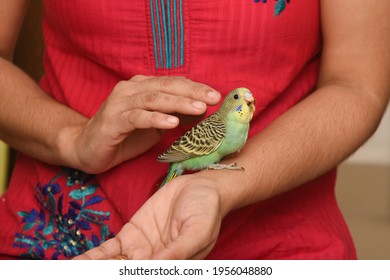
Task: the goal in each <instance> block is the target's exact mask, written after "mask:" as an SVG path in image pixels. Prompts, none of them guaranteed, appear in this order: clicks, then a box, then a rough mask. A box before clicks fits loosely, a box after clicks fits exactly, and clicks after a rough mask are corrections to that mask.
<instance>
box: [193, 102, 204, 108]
mask: <svg viewBox="0 0 390 280" xmlns="http://www.w3.org/2000/svg"><path fill="white" fill-rule="evenodd" d="M192 106H193V107H194V108H195V109H198V110H203V109H204V108H205V104H204V103H203V102H201V101H194V102H192Z"/></svg>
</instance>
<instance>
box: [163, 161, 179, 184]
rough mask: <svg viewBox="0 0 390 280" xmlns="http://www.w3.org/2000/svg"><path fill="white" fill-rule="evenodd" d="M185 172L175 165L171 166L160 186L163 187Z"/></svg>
mask: <svg viewBox="0 0 390 280" xmlns="http://www.w3.org/2000/svg"><path fill="white" fill-rule="evenodd" d="M182 173H183V171H182V170H180V169H177V168H176V167H175V166H173V165H171V167H170V168H169V171H168V174H167V176H166V177H165V179H164V181H163V182H162V183H161V185H160V188H162V187H163V186H164V185H165V184H166V183H168V182H170V181H172V180H173V179H175V178H176V177H177V176H180V175H181V174H182Z"/></svg>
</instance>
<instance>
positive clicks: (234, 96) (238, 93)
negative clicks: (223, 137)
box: [220, 87, 256, 122]
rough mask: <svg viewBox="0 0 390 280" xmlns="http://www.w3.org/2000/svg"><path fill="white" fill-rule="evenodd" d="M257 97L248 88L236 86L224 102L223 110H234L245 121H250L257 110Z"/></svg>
mask: <svg viewBox="0 0 390 280" xmlns="http://www.w3.org/2000/svg"><path fill="white" fill-rule="evenodd" d="M255 109H256V108H255V98H254V97H253V95H252V93H251V91H250V90H249V89H247V88H243V87H240V88H236V89H234V90H232V91H231V92H230V93H229V94H228V95H227V96H226V97H225V100H224V101H223V103H222V106H221V109H220V110H221V111H224V112H226V113H230V112H233V113H234V115H235V117H238V118H239V119H240V120H242V121H243V122H249V121H250V120H251V119H252V117H253V113H254V112H255Z"/></svg>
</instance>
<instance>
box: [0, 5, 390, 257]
mask: <svg viewBox="0 0 390 280" xmlns="http://www.w3.org/2000/svg"><path fill="white" fill-rule="evenodd" d="M13 2H18V1H13V0H0V4H1V5H0V7H1V8H0V18H1V19H2V21H6V19H3V18H4V17H3V15H4V13H5V11H9V10H7V9H6V8H5V6H6V5H7V6H13V5H17V4H15V3H13ZM7 13H8V14H9V12H7ZM7 13H5V14H7ZM389 14H390V5H389V4H388V1H387V0H378V1H375V3H374V2H372V1H365V0H354V1H353V3H352V1H338V0H326V1H321V21H322V29H323V38H324V45H323V54H322V64H321V71H320V77H319V83H318V87H317V89H316V90H315V92H314V93H313V94H311V95H310V96H308V97H307V98H306V99H305V100H303V101H302V102H300V103H299V104H297V105H296V106H294V107H293V108H292V109H291V110H289V111H288V112H286V113H285V114H283V115H282V116H281V117H279V118H278V119H277V120H275V121H274V122H273V123H272V124H271V125H270V126H268V127H267V128H266V129H265V130H264V131H263V132H262V133H260V134H258V135H256V136H254V137H252V138H251V139H249V140H248V141H247V144H246V146H245V148H244V149H243V150H242V151H241V153H240V154H239V155H237V156H236V157H235V158H234V162H237V164H238V165H240V166H244V167H245V172H231V171H225V170H218V171H213V170H204V171H201V172H198V173H196V174H191V175H183V176H180V177H178V178H176V179H174V180H173V181H171V182H170V183H169V184H167V185H166V186H165V187H164V188H162V189H160V190H159V191H158V192H156V193H155V195H153V196H152V197H151V198H150V199H149V200H148V201H147V202H146V203H145V204H144V205H143V206H142V207H141V208H140V209H139V211H138V212H137V213H136V214H135V215H134V216H133V217H132V219H131V220H130V221H129V222H128V223H126V224H125V225H124V227H123V228H122V230H121V231H120V232H119V233H118V235H117V236H116V237H115V238H112V239H110V240H108V241H106V242H105V243H103V244H102V245H101V246H100V247H97V248H95V249H92V250H90V251H88V252H86V253H85V254H84V255H82V256H79V257H78V258H77V259H107V258H128V259H201V258H204V257H205V256H207V254H208V253H209V252H210V251H211V249H212V248H213V246H214V244H215V242H216V240H217V237H218V233H219V230H220V225H221V221H222V219H223V217H224V216H225V215H226V214H227V213H229V212H230V211H232V210H233V209H236V208H239V207H242V206H244V205H248V204H251V203H254V202H256V201H260V200H263V199H267V198H270V197H272V196H274V195H276V194H279V193H281V192H284V191H287V190H290V189H292V188H294V187H296V186H298V185H300V184H302V183H304V182H307V181H308V180H311V179H313V178H315V177H318V176H319V175H321V174H323V173H324V172H326V171H328V170H330V169H332V168H333V167H334V166H336V165H337V164H339V163H340V162H341V161H343V160H344V159H345V158H346V157H348V156H349V155H350V154H351V153H353V152H354V151H355V150H356V149H357V148H358V147H359V146H360V145H361V144H363V143H364V142H365V141H366V140H367V139H368V138H369V137H370V136H371V135H372V134H373V132H374V131H375V129H376V128H377V126H378V124H379V122H380V119H381V117H382V115H383V112H384V110H385V108H386V104H387V102H388V99H389V92H390V82H389V79H388V77H390V54H389V51H388V50H389V48H390V32H389V31H390V19H389V17H388V15H389ZM6 18H7V17H6ZM8 20H9V18H8ZM10 25H11V24H10V23H8V26H10ZM0 26H1V27H0V28H1V29H0V31H1V32H4V30H3V29H4V28H3V26H4V24H0ZM12 26H13V28H14V29H16V27H15V26H17V25H12ZM6 32H9V31H6ZM10 34H13V33H12V32H11V33H10ZM0 36H3V35H0ZM11 37H12V36H11ZM0 41H1V42H3V41H2V40H0ZM11 45H12V44H11ZM6 46H7V44H5V45H4V44H3V46H1V49H2V53H5V55H4V56H5V57H7V54H8V55H9V54H11V53H12V52H11V50H9V49H8V48H7V47H6ZM4 50H6V51H5V52H4ZM0 68H1V70H0V73H2V76H1V81H0V85H1V87H2V88H1V92H2V98H1V101H0V120H2V119H3V117H5V115H6V113H4V111H3V110H4V109H5V110H6V112H7V111H8V113H10V111H11V112H12V109H13V110H15V108H18V107H17V106H16V105H17V104H14V103H12V100H10V99H11V98H9V97H8V98H7V97H4V95H3V93H6V92H7V91H9V92H12V94H13V95H15V94H18V96H19V97H20V98H22V97H23V94H22V92H23V90H29V91H30V92H31V93H32V92H34V93H35V94H34V96H35V97H34V98H28V99H25V101H24V102H26V104H28V105H32V104H34V102H35V101H36V100H35V99H40V100H41V102H42V100H45V101H47V103H46V105H51V106H52V108H51V110H53V111H56V110H62V111H64V112H67V113H69V109H66V108H62V107H61V106H58V104H56V103H55V102H54V101H53V100H50V99H49V100H47V99H48V98H47V97H44V96H43V94H42V93H41V92H40V90H39V89H38V88H37V86H36V85H35V84H32V82H31V81H30V82H28V81H29V79H28V78H26V77H25V75H23V74H21V73H20V71H19V70H16V69H14V68H13V67H12V66H11V65H10V64H9V63H6V62H5V61H2V62H1V63H0ZM3 70H6V71H3ZM3 73H7V74H3ZM142 78H143V79H147V78H146V77H142ZM151 79H153V81H154V80H155V79H157V80H159V78H151ZM166 80H168V81H169V82H168V83H170V85H171V86H172V87H173V85H175V86H177V88H178V90H177V92H181V91H180V88H181V87H182V86H184V85H183V82H182V80H180V79H177V78H172V79H166ZM4 81H18V87H16V86H13V83H9V82H8V83H4ZM144 82H145V81H144ZM149 82H151V81H149ZM186 82H187V81H186ZM160 85H161V83H160ZM203 86H204V85H202V86H199V87H202V88H203ZM203 89H204V91H202V92H204V93H205V96H206V92H207V91H208V90H209V88H208V87H207V86H204V88H203ZM183 92H185V91H183ZM12 94H9V93H6V94H5V96H7V95H12ZM179 95H180V94H179ZM174 96H177V95H174ZM4 98H5V99H4ZM187 98H188V97H187ZM15 99H16V98H15ZM217 99H218V98H217ZM4 100H5V101H7V102H4ZM181 101H183V100H181ZM202 101H203V102H205V103H207V99H206V98H205V99H204V100H202ZM214 101H215V100H214ZM8 102H9V103H8ZM5 103H6V104H7V106H4V104H5ZM210 103H213V102H210ZM107 104H108V105H110V104H111V102H107ZM186 104H190V102H188V103H186ZM108 105H107V106H108ZM32 107H33V106H31V108H32ZM45 107H46V108H48V107H49V106H45ZM108 107H111V108H112V110H114V109H115V106H113V105H111V106H108ZM24 108H30V106H27V105H26V106H24ZM142 108H143V107H142V106H141V110H142ZM133 110H134V109H133ZM156 110H157V109H156ZM166 111H167V110H166ZM166 111H165V112H166ZM103 112H106V110H104V109H102V114H101V115H103V117H101V118H99V117H96V120H95V121H93V119H92V121H91V120H85V119H83V120H81V118H80V117H79V116H77V114H76V115H74V114H70V113H69V114H70V115H72V116H73V115H74V116H73V118H70V119H67V118H64V120H62V119H61V120H41V119H39V118H40V117H39V116H38V115H39V114H34V112H28V113H29V116H30V118H24V119H23V121H25V123H24V125H22V124H23V122H20V123H18V120H16V118H15V116H14V115H13V114H11V117H7V118H8V119H7V121H8V122H10V121H11V122H12V124H14V125H13V126H12V131H10V130H6V129H5V128H4V127H5V125H4V123H3V122H1V123H0V131H1V137H6V139H7V140H8V141H10V142H11V143H14V144H15V146H17V147H18V148H23V149H22V150H23V151H24V152H27V153H29V154H30V155H31V154H32V155H34V152H33V151H29V149H28V147H25V146H23V144H21V143H20V141H18V139H15V138H16V136H19V137H20V136H22V137H24V138H23V139H24V140H26V139H27V140H28V139H33V140H32V141H31V142H33V143H34V145H35V147H40V149H41V150H40V151H41V152H42V151H43V152H44V155H45V158H44V159H46V160H47V161H48V162H65V163H67V164H68V165H69V163H72V164H73V163H74V166H76V167H77V166H78V164H76V163H77V162H78V160H74V159H75V158H76V159H77V158H80V155H78V156H74V155H73V156H69V155H66V154H64V152H63V151H65V150H64V148H63V147H61V145H60V144H61V143H58V140H57V141H52V142H50V143H47V142H46V141H48V140H47V139H51V138H55V137H50V136H53V135H55V133H58V132H59V131H60V132H63V134H62V137H69V134H67V133H64V128H60V125H64V126H65V127H66V128H67V129H68V130H71V131H79V132H80V131H84V133H86V131H88V129H86V128H85V125H86V123H90V127H91V129H92V130H93V131H94V132H95V133H97V134H98V135H103V136H102V137H103V139H106V138H105V136H104V135H105V133H104V129H101V128H104V125H102V122H103V120H104V119H105V118H104V116H105V114H103ZM185 113H188V112H185ZM12 115H13V116H14V117H13V118H12ZM58 115H61V114H58ZM158 116H160V117H161V118H162V119H164V118H165V117H166V115H158ZM102 119H103V120H102ZM108 119H110V118H108ZM27 121H28V122H27ZM39 121H43V122H44V123H43V124H40V123H39ZM50 121H51V122H54V121H56V122H55V123H54V124H53V123H48V122H50ZM65 121H66V122H65ZM26 123H29V124H36V125H40V126H41V130H40V131H39V132H41V133H44V135H45V136H49V137H40V136H38V135H36V134H38V133H36V132H37V131H26V129H27V127H31V126H30V125H25V124H26ZM103 123H104V122H103ZM297 124H299V127H298V126H297ZM53 125H54V126H53ZM96 126H97V127H99V126H100V127H99V128H100V129H95V127H96ZM49 127H50V129H48V128H49ZM81 127H84V130H82V129H81ZM87 127H88V126H87ZM164 128H169V126H168V125H167V126H166V127H164ZM65 130H66V129H65ZM131 131H134V130H131ZM130 134H131V132H130ZM78 135H83V133H79V134H78ZM75 138H76V139H72V140H71V141H70V143H74V141H80V140H81V139H85V137H83V136H78V137H75ZM346 139H347V140H348V141H346ZM84 141H86V140H84ZM118 142H119V141H118ZM53 143H54V144H53ZM79 143H83V141H80V142H79ZM121 143H123V142H121ZM302 143H305V145H302ZM62 144H63V143H62ZM71 145H73V144H71ZM118 145H119V146H120V145H121V144H118ZM93 147H94V146H93ZM92 150H93V149H92ZM58 151H62V153H61V152H58ZM95 151H96V150H95ZM77 152H78V153H83V151H77ZM107 154H109V155H110V156H111V158H110V157H109V156H108V157H107V158H110V159H111V161H109V160H107V162H110V164H106V166H105V167H104V168H101V169H102V170H104V169H106V168H108V167H109V166H113V165H115V163H116V164H117V163H119V162H120V160H116V161H115V160H114V158H115V157H114V156H113V155H114V154H115V153H107ZM53 155H54V156H53ZM36 156H37V155H36ZM69 158H70V159H69ZM48 159H50V160H51V161H50V160H48ZM226 162H227V163H229V161H226ZM230 162H231V161H230ZM71 166H72V165H71ZM259 166H260V167H261V169H260V170H259ZM92 169H94V168H92ZM98 169H99V168H98ZM292 171H293V172H292ZM236 185H240V188H234V186H236Z"/></svg>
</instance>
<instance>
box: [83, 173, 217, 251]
mask: <svg viewBox="0 0 390 280" xmlns="http://www.w3.org/2000/svg"><path fill="white" fill-rule="evenodd" d="M194 177H195V176H193V175H185V176H181V177H179V178H177V179H175V180H173V181H172V182H170V183H169V184H167V185H166V186H164V187H163V188H162V189H160V190H159V191H158V192H156V193H155V194H154V195H153V196H152V197H151V198H150V199H149V200H148V201H147V202H146V203H145V204H144V205H143V206H142V207H141V208H140V209H139V210H138V212H137V213H136V214H135V215H134V216H133V217H132V218H131V220H130V221H129V222H128V223H126V224H125V225H124V226H123V228H122V230H121V231H120V232H119V233H118V234H117V235H116V236H115V237H114V238H112V239H110V240H108V241H106V242H105V243H103V244H102V245H101V246H99V247H97V248H94V249H92V250H89V251H87V252H86V253H85V254H83V255H81V256H79V257H77V258H76V259H118V258H119V259H202V258H204V257H206V256H207V254H208V253H209V252H210V251H211V249H212V248H213V246H214V244H215V242H216V240H217V237H218V233H219V229H220V225H221V213H220V199H219V196H218V194H217V192H216V191H215V190H214V189H213V188H212V187H210V186H208V184H209V183H210V182H204V181H203V182H202V181H200V180H197V179H194Z"/></svg>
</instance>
